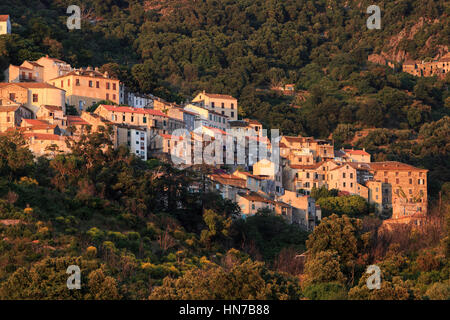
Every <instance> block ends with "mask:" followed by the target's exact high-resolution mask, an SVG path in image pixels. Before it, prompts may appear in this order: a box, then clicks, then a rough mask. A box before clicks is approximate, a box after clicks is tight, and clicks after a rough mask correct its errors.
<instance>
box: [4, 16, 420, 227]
mask: <svg viewBox="0 0 450 320" xmlns="http://www.w3.org/2000/svg"><path fill="white" fill-rule="evenodd" d="M2 17H3V16H2ZM3 20H5V19H3ZM4 74H5V79H6V82H3V83H0V132H1V133H2V134H7V133H8V132H13V131H19V132H21V133H22V134H23V136H24V137H25V138H26V140H27V143H28V146H29V148H30V150H31V151H32V152H33V154H34V155H35V156H45V157H54V156H55V155H56V154H59V153H65V152H68V151H69V149H68V147H67V145H66V140H67V138H68V137H71V138H72V139H77V138H79V137H80V136H81V135H83V134H86V133H88V132H94V131H97V130H99V128H100V127H104V128H106V127H110V128H112V132H113V135H112V139H113V144H114V146H115V147H117V146H119V145H127V146H128V147H129V149H130V152H131V153H133V154H135V155H136V156H137V157H139V158H141V159H142V160H144V161H145V160H147V159H149V158H152V157H156V158H162V159H166V160H169V161H171V160H172V161H173V160H174V159H176V158H178V159H181V160H182V161H184V166H186V165H191V164H192V163H193V164H199V163H198V162H196V161H195V159H193V158H195V157H194V156H195V154H196V152H197V151H198V150H197V149H196V148H197V145H198V142H200V145H201V147H200V148H201V150H206V148H207V147H208V146H210V147H212V146H213V149H212V150H213V152H212V157H213V159H212V162H210V163H209V164H210V165H211V167H212V168H214V169H213V170H212V171H211V173H210V174H209V187H210V188H211V189H216V190H217V191H218V192H220V193H221V195H222V197H224V198H227V199H230V200H232V201H234V202H236V203H238V205H239V206H240V208H241V212H242V217H244V218H245V217H246V216H249V215H254V214H255V213H256V212H257V211H258V210H260V209H263V208H268V209H270V210H273V211H274V212H276V214H279V215H281V216H283V217H285V218H286V219H287V220H288V221H289V223H295V224H298V225H300V226H301V227H302V228H303V229H305V230H308V231H311V230H313V229H314V227H315V226H316V224H317V223H318V222H319V221H320V220H321V217H322V213H321V208H320V206H319V205H318V204H316V202H315V199H314V198H312V197H311V195H310V194H311V192H312V190H314V189H318V188H322V187H325V188H327V189H336V190H338V191H339V194H340V195H359V196H361V197H362V198H364V199H365V200H366V201H367V202H368V203H369V204H370V205H373V207H374V208H375V211H376V213H377V214H378V215H380V216H381V217H384V218H389V219H387V220H385V223H386V224H388V225H389V224H391V223H414V224H420V223H421V221H422V220H423V219H424V217H425V215H426V213H427V170H424V169H420V168H416V167H413V166H411V165H408V164H404V163H399V162H390V161H388V162H371V155H370V154H369V153H367V152H366V151H365V150H354V149H340V150H338V149H335V147H334V143H333V141H332V140H319V139H315V138H313V137H301V136H297V137H292V136H281V137H277V138H274V137H272V140H270V139H269V138H268V136H267V134H265V133H264V130H263V127H262V124H261V123H259V122H258V121H256V120H253V119H239V118H238V114H239V109H238V101H237V99H235V98H234V97H232V96H229V95H225V94H218V93H208V92H205V91H202V92H199V93H198V94H197V95H196V96H195V97H194V98H193V99H192V101H190V102H188V103H185V104H182V105H181V104H176V103H172V102H167V101H165V100H163V99H161V98H158V97H156V96H153V95H151V94H141V93H136V92H131V91H130V90H129V89H128V88H127V87H126V86H125V85H123V84H122V83H121V82H120V81H119V80H118V79H115V78H114V77H112V76H110V75H109V74H108V73H107V72H105V73H101V72H100V71H99V69H98V68H91V67H87V68H80V69H76V68H73V67H72V66H70V65H69V64H68V63H66V62H64V61H61V60H59V59H55V58H52V57H49V56H44V57H42V58H40V59H38V60H36V61H24V62H23V63H22V64H21V65H20V66H15V65H10V66H9V67H8V68H7V69H6V70H5V71H4ZM96 104H98V107H97V108H95V110H93V109H91V108H90V107H91V106H92V105H96ZM68 106H71V107H72V109H75V110H76V112H77V114H78V115H73V114H69V112H68ZM180 130H181V131H183V132H185V133H186V134H184V135H180V134H178V132H180ZM217 145H218V146H219V147H217ZM228 146H231V149H233V150H231V151H232V152H228V151H227V147H228ZM236 150H242V154H238V152H237V151H236ZM233 151H234V152H233ZM200 156H201V154H200ZM230 157H231V158H230ZM188 158H189V159H188ZM200 158H201V157H200ZM204 160H205V159H203V161H204ZM200 163H203V162H202V161H200ZM224 164H225V165H224Z"/></svg>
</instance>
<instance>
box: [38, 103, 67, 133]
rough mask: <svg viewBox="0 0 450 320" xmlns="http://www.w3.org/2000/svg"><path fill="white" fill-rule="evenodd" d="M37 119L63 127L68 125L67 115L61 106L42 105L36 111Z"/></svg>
mask: <svg viewBox="0 0 450 320" xmlns="http://www.w3.org/2000/svg"><path fill="white" fill-rule="evenodd" d="M36 119H39V120H45V121H47V122H49V123H51V124H56V125H58V126H59V127H60V128H62V129H65V128H66V127H67V117H66V116H65V115H64V111H63V109H62V108H61V107H57V106H47V105H42V106H41V107H40V108H39V110H38V111H37V112H36Z"/></svg>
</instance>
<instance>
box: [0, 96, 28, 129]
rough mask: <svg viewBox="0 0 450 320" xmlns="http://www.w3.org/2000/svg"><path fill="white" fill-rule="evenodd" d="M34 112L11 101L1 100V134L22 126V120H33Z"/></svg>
mask: <svg viewBox="0 0 450 320" xmlns="http://www.w3.org/2000/svg"><path fill="white" fill-rule="evenodd" d="M32 117H33V112H32V111H31V110H29V109H27V108H26V107H24V106H22V105H20V104H18V103H15V102H13V101H11V100H9V99H4V98H0V132H3V131H6V130H7V129H9V128H14V127H18V126H20V124H21V122H22V119H31V118H32Z"/></svg>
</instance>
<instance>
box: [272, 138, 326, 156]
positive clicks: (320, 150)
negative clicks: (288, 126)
mask: <svg viewBox="0 0 450 320" xmlns="http://www.w3.org/2000/svg"><path fill="white" fill-rule="evenodd" d="M280 149H281V150H280V152H281V155H282V156H283V157H287V158H288V159H289V158H290V157H291V155H290V153H291V152H294V151H300V152H301V153H304V152H305V150H307V151H308V153H309V152H311V153H312V155H313V158H314V161H323V160H326V159H332V158H334V146H333V144H332V143H331V142H330V141H328V140H318V139H314V138H313V137H301V136H298V137H290V136H282V137H281V140H280Z"/></svg>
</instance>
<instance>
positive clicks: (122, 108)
mask: <svg viewBox="0 0 450 320" xmlns="http://www.w3.org/2000/svg"><path fill="white" fill-rule="evenodd" d="M101 106H103V107H104V108H105V109H106V110H108V111H113V112H125V113H138V114H150V115H153V116H160V117H166V118H168V117H169V116H168V115H166V114H165V113H163V112H161V111H159V110H153V109H144V108H133V107H125V106H120V107H118V106H111V105H104V104H102V105H101Z"/></svg>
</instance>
